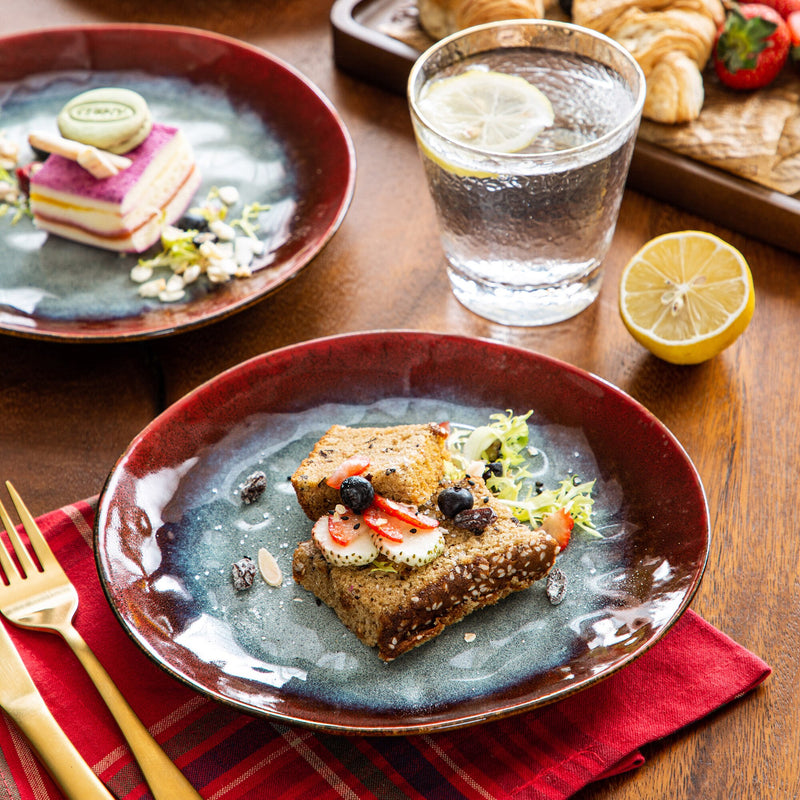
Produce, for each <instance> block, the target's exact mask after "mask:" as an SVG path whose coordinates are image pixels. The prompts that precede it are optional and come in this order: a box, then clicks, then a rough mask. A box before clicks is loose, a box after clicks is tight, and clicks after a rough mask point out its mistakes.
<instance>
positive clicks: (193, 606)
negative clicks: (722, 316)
mask: <svg viewBox="0 0 800 800" xmlns="http://www.w3.org/2000/svg"><path fill="white" fill-rule="evenodd" d="M476 373H477V374H480V375H481V377H482V380H481V381H475V380H474V375H475V374H476ZM542 387H546V389H547V390H546V391H542ZM506 409H512V410H513V411H514V412H515V413H524V412H526V411H528V410H530V409H532V410H533V414H532V416H531V418H530V420H529V422H530V426H531V443H532V444H533V445H535V447H537V448H538V449H539V451H540V453H541V454H543V455H541V456H540V457H538V458H537V460H536V461H535V469H536V470H537V477H539V478H540V479H541V480H542V481H543V482H544V484H545V485H546V486H548V487H550V486H554V485H555V484H557V482H558V480H560V479H561V478H563V477H567V476H571V475H577V476H579V477H580V478H581V479H583V480H590V479H592V478H594V479H596V481H597V483H596V487H595V493H594V496H595V508H596V523H597V527H598V528H599V530H600V531H601V532H602V538H591V537H588V536H586V535H584V534H581V533H580V532H579V531H576V532H574V533H573V536H572V540H571V541H570V544H569V546H568V547H567V549H566V550H565V551H564V553H563V554H562V555H560V556H559V558H558V560H557V565H558V566H559V567H560V568H561V570H562V571H563V572H564V573H565V574H566V576H567V594H566V598H565V599H564V601H563V602H562V603H561V604H559V605H552V604H551V603H550V602H549V601H548V599H547V597H546V594H545V585H544V582H543V581H540V582H538V583H537V584H534V585H533V586H532V587H531V588H530V589H528V590H525V591H522V592H518V593H516V594H514V595H511V596H510V597H508V598H507V599H505V600H503V601H501V602H500V603H498V604H497V605H495V606H493V607H490V608H486V609H482V610H480V611H477V612H475V613H473V614H472V615H470V616H468V617H467V618H465V619H464V620H463V621H461V622H460V623H458V624H456V625H453V626H451V627H449V628H447V629H446V630H445V632H444V633H443V634H442V635H440V636H439V637H437V638H436V639H434V640H432V641H431V642H429V643H427V644H425V645H423V646H421V647H419V648H416V649H415V650H412V651H411V652H409V653H406V654H404V655H403V656H401V657H399V658H398V659H396V660H395V661H393V662H391V663H388V664H386V663H384V662H382V661H380V660H379V658H378V656H377V653H376V652H375V651H374V650H372V649H370V648H368V647H366V646H364V645H363V644H362V643H361V642H360V641H359V640H358V639H357V638H356V637H355V635H354V634H352V633H350V631H348V630H347V629H346V628H345V627H344V626H343V625H342V624H341V623H340V622H339V620H338V619H337V618H336V616H335V614H334V613H333V612H332V611H331V610H330V609H329V608H327V607H326V606H324V605H320V604H319V603H317V602H316V601H315V598H314V596H313V595H312V594H310V593H309V592H307V591H306V590H304V589H303V588H302V587H300V586H298V585H296V584H295V583H294V582H293V580H292V577H291V576H292V570H291V563H292V553H293V551H294V548H295V547H296V545H297V544H298V543H299V542H300V541H302V540H304V539H308V538H309V536H310V531H311V525H312V522H311V520H309V519H308V518H306V517H305V515H304V514H303V512H302V511H301V510H300V508H299V506H298V504H297V502H296V499H295V496H294V492H293V490H292V487H291V484H290V483H289V480H288V478H289V476H290V475H291V474H292V473H293V472H294V470H295V469H296V468H297V466H298V465H299V463H300V461H301V460H302V459H303V458H304V457H305V455H307V453H308V452H309V450H310V449H311V447H312V446H313V444H314V442H315V441H316V440H317V439H318V438H319V437H320V436H321V435H322V434H323V433H324V432H325V430H326V429H327V428H328V427H329V426H330V425H332V424H334V423H339V424H346V425H396V424H401V423H407V422H429V421H439V422H440V421H443V420H450V421H451V422H454V423H464V424H467V425H476V424H482V423H485V422H486V421H488V415H489V414H491V413H496V412H502V411H504V410H506ZM256 471H262V472H264V473H265V474H266V477H267V490H266V492H265V493H264V494H263V495H262V496H261V497H260V498H259V499H258V500H257V501H256V502H254V503H252V504H249V505H248V504H244V503H243V502H242V500H241V497H240V491H241V486H242V484H243V483H244V482H245V481H246V479H247V478H248V476H250V475H252V474H253V473H254V472H256ZM95 533H96V553H97V563H98V569H99V573H100V578H101V582H102V584H103V587H104V590H105V592H106V594H107V597H108V600H109V602H110V604H111V606H112V608H113V609H114V611H115V612H116V614H117V616H118V617H119V619H120V622H121V623H122V625H123V627H124V628H125V629H126V630H127V631H128V633H129V634H130V635H131V636H132V637H133V639H134V641H136V642H137V643H138V644H139V645H140V646H141V647H142V649H143V650H144V651H145V652H146V653H147V654H148V655H150V656H151V657H152V658H153V659H154V660H155V661H156V662H157V663H158V664H160V665H161V666H162V667H163V668H164V669H166V670H167V671H168V672H170V673H171V674H172V675H174V676H175V677H176V678H178V679H179V680H181V681H184V682H185V683H187V684H189V685H190V686H192V687H194V688H196V689H197V690H198V691H201V692H204V693H206V694H208V695H210V696H211V697H214V698H216V699H218V700H221V701H223V702H226V703H229V704H231V705H233V706H236V707H237V708H239V709H241V710H244V711H247V712H249V713H253V714H257V715H264V716H267V717H270V718H272V719H275V720H281V721H284V722H292V723H299V724H304V725H308V726H311V727H314V728H317V729H322V730H328V731H338V732H347V733H356V732H358V733H368V734H369V733H375V734H387V733H391V734H394V733H414V732H424V731H434V730H443V729H447V728H453V727H459V726H463V725H469V724H474V723H477V722H481V721H484V720H487V719H490V718H493V717H498V716H504V715H508V714H511V713H516V712H519V711H523V710H525V709H530V708H534V707H537V706H540V705H543V704H546V703H549V702H552V701H554V700H557V699H559V698H560V697H564V696H566V695H568V694H571V693H573V692H577V691H580V690H581V689H584V688H586V687H587V686H589V685H591V684H593V683H595V682H596V681H598V680H601V679H603V678H605V677H607V676H609V675H611V674H612V673H614V672H616V671H617V670H618V669H620V668H622V667H624V666H625V665H626V664H629V663H630V662H631V661H633V660H634V659H635V658H637V657H638V656H639V655H640V654H641V653H643V652H644V651H645V650H647V649H648V648H649V647H650V646H652V645H653V644H654V643H655V642H656V641H657V640H658V639H659V638H660V637H661V636H662V635H663V634H664V633H665V632H666V631H667V630H668V629H669V628H670V626H671V625H672V624H673V623H674V622H675V621H676V620H677V619H678V618H679V617H680V615H681V614H682V613H683V611H684V610H685V609H686V608H687V606H688V604H689V602H690V600H691V598H692V596H693V594H694V592H695V591H696V589H697V587H698V585H699V583H700V580H701V576H702V573H703V570H704V568H705V563H706V558H707V553H708V544H709V524H708V511H707V507H706V501H705V495H704V492H703V488H702V485H701V483H700V480H699V478H698V476H697V473H696V471H695V469H694V467H693V466H692V464H691V461H690V460H689V458H688V456H687V455H686V453H685V452H684V451H683V449H682V448H681V446H680V444H679V443H678V442H677V441H676V440H675V438H674V437H673V436H672V435H671V434H670V433H669V431H668V430H667V429H666V428H664V426H663V425H662V424H661V423H660V422H659V421H658V420H656V419H655V418H654V417H653V416H652V415H651V414H650V413H649V412H648V411H647V410H646V409H644V408H643V407H642V406H640V405H639V404H637V403H636V402H635V401H634V400H632V399H631V398H630V397H628V396H627V395H625V394H624V393H623V392H621V391H620V390H619V389H616V388H615V387H613V386H611V385H610V384H608V383H605V382H604V381H602V380H600V379H599V378H596V377H594V376H592V375H590V374H588V373H585V372H582V371H581V370H578V369H576V368H574V367H572V366H569V365H567V364H564V363H562V362H558V361H555V360H553V359H550V358H546V357H544V356H541V355H537V354H535V353H533V352H530V351H527V350H522V349H517V348H513V347H509V346H505V345H501V344H498V343H495V342H489V341H484V340H478V339H470V338H464V337H457V336H445V335H438V334H427V333H418V332H403V331H394V332H376V333H363V334H350V335H346V336H340V337H333V338H329V339H321V340H315V341H311V342H307V343H304V344H299V345H295V346H292V347H288V348H285V349H282V350H278V351H274V352H272V353H268V354H266V355H263V356H259V357H257V358H254V359H252V360H250V361H247V362H245V363H243V364H241V365H239V366H237V367H234V368H233V369H231V370H229V371H228V372H225V373H223V374H222V375H220V376H218V377H217V378H215V379H214V380H212V381H210V382H209V383H207V384H205V385H203V386H201V387H200V388H198V389H197V390H195V391H194V392H192V393H191V394H189V395H187V396H186V397H185V398H184V399H182V400H180V401H179V402H177V403H176V404H175V405H173V406H172V407H171V408H169V409H168V410H167V411H166V412H164V413H163V414H162V415H161V416H160V417H158V418H157V419H156V420H155V421H154V422H153V423H152V424H151V425H150V426H149V427H148V428H146V429H145V430H144V431H143V432H142V433H141V434H140V435H139V436H138V437H137V438H136V440H134V442H133V443H132V444H131V445H130V447H129V448H128V450H127V451H126V452H125V454H124V455H123V456H122V457H121V458H120V460H119V462H118V463H117V465H116V466H115V468H114V470H113V471H112V473H111V475H110V476H109V479H108V482H107V484H106V487H105V489H104V491H103V494H102V496H101V499H100V506H99V511H98V516H97V522H96V531H95ZM262 547H263V548H266V549H267V550H268V551H269V552H270V553H272V555H273V556H274V557H275V558H276V559H277V561H278V564H279V566H280V568H281V570H282V573H283V576H284V577H283V583H282V585H281V586H280V587H272V586H269V585H268V584H267V583H266V582H264V581H262V580H261V579H260V577H257V578H256V581H255V583H254V585H253V587H252V588H251V589H249V590H246V591H242V592H237V591H236V590H235V589H234V588H233V585H232V581H231V576H230V570H231V565H232V563H233V562H234V561H236V560H238V559H239V558H241V557H243V556H249V557H251V558H253V560H256V558H257V554H258V551H259V549H260V548H262Z"/></svg>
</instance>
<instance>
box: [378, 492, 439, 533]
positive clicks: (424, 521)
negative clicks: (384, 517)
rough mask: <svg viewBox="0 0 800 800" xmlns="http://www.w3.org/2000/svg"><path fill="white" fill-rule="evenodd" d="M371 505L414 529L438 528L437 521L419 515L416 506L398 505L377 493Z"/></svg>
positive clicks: (424, 515) (425, 515)
mask: <svg viewBox="0 0 800 800" xmlns="http://www.w3.org/2000/svg"><path fill="white" fill-rule="evenodd" d="M373 503H374V505H376V506H377V507H378V508H379V509H381V511H385V512H386V513H387V514H389V516H392V517H395V518H396V519H399V520H402V521H403V522H407V523H408V524H409V525H413V526H414V527H415V528H425V529H426V530H430V529H431V528H437V527H438V526H439V521H438V520H437V519H434V518H433V517H429V516H428V515H427V514H422V513H420V511H419V510H418V509H417V507H416V506H412V505H410V504H408V503H398V502H397V501H396V500H390V499H389V498H388V497H384V496H383V495H380V494H378V493H377V492H376V493H375V500H374V501H373Z"/></svg>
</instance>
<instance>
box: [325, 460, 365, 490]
mask: <svg viewBox="0 0 800 800" xmlns="http://www.w3.org/2000/svg"><path fill="white" fill-rule="evenodd" d="M368 466H369V459H368V458H366V457H365V456H350V458H346V459H345V460H344V461H342V463H341V464H339V466H338V467H336V469H335V470H334V471H333V472H332V473H331V474H330V477H329V478H328V480H327V481H325V483H327V484H328V486H330V487H331V489H338V488H339V487H340V486H341V485H342V481H343V480H344V479H345V478H352V477H353V475H361V473H362V472H366V470H367V467H368Z"/></svg>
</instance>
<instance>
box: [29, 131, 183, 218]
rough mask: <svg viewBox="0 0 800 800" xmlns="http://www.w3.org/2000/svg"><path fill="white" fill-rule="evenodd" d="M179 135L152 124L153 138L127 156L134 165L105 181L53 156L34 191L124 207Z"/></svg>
mask: <svg viewBox="0 0 800 800" xmlns="http://www.w3.org/2000/svg"><path fill="white" fill-rule="evenodd" d="M177 134H178V129H177V128H173V127H171V126H170V125H159V124H155V125H153V130H152V131H151V132H150V135H149V136H148V137H147V138H146V139H145V140H144V141H143V142H142V143H141V144H140V145H139V146H138V147H136V148H134V149H133V150H131V151H130V152H129V153H126V154H125V157H126V158H129V159H131V161H132V162H133V164H131V166H130V167H128V168H127V169H124V170H122V171H121V172H118V173H117V174H116V175H112V176H111V177H110V178H104V179H102V180H98V179H97V178H95V177H93V176H92V174H91V173H90V172H88V171H87V170H85V169H84V168H83V167H82V166H80V165H79V164H77V163H76V162H74V161H70V160H69V159H68V158H64V157H63V156H59V155H51V156H49V157H48V158H47V160H46V161H45V162H44V165H43V166H42V168H41V169H40V170H39V171H38V172H37V173H36V174H35V176H34V177H33V178H32V179H31V188H32V190H33V189H34V187H41V188H43V189H50V190H53V191H58V192H68V193H69V194H71V195H74V196H76V197H83V198H86V199H87V200H94V201H97V202H101V203H112V204H114V205H119V206H122V205H123V203H124V200H125V197H126V195H127V194H128V193H129V192H130V191H131V189H133V187H134V186H136V184H137V183H138V182H139V180H140V179H141V177H142V175H143V174H144V171H145V170H146V169H147V167H148V166H150V163H151V162H152V160H153V159H154V158H155V157H156V156H157V155H158V153H159V152H160V151H161V149H162V148H163V147H164V146H165V145H166V144H167V143H168V142H169V141H170V140H172V139H173V138H174V137H175V136H176V135H177Z"/></svg>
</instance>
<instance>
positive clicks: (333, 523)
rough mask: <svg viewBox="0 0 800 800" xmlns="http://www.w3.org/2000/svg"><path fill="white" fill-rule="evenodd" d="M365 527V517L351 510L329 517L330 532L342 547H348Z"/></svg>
mask: <svg viewBox="0 0 800 800" xmlns="http://www.w3.org/2000/svg"><path fill="white" fill-rule="evenodd" d="M363 527H364V520H363V518H362V517H360V516H359V515H358V514H353V513H352V512H351V511H348V512H346V513H344V514H338V513H334V514H331V516H330V517H328V533H329V534H330V537H331V539H333V541H334V542H336V544H340V545H342V547H347V545H349V544H350V542H352V541H353V539H355V538H356V536H358V532H359V530H360V529H362V528H363Z"/></svg>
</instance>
